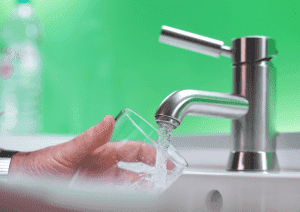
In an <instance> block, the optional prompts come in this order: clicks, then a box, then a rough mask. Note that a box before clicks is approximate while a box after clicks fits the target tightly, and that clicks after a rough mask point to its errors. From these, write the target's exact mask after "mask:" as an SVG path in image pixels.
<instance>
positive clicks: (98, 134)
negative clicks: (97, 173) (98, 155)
mask: <svg viewBox="0 0 300 212" xmlns="http://www.w3.org/2000/svg"><path fill="white" fill-rule="evenodd" d="M114 125H115V119H114V118H113V117H112V116H110V115H106V116H105V117H104V118H103V119H102V121H101V122H100V123H98V124H96V125H95V126H93V127H91V128H90V129H88V130H86V131H85V132H83V133H82V134H80V135H79V136H77V137H76V138H74V139H72V140H70V141H68V142H66V143H63V144H60V145H56V146H55V147H54V149H52V150H53V153H54V154H58V155H57V157H56V159H57V160H62V161H59V162H61V163H62V164H63V163H65V164H64V165H66V166H68V167H70V166H71V167H73V166H76V165H78V166H80V164H79V163H80V162H81V161H82V159H83V158H85V157H86V156H87V155H88V154H89V153H91V152H92V151H93V150H95V149H96V148H98V147H100V146H102V145H104V144H106V143H107V142H108V141H109V139H110V137H111V135H112V132H113V129H114ZM76 167H77V166H76Z"/></svg>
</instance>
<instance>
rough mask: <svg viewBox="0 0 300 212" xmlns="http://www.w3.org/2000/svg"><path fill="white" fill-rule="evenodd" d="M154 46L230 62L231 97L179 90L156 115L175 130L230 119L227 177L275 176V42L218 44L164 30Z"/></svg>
mask: <svg viewBox="0 0 300 212" xmlns="http://www.w3.org/2000/svg"><path fill="white" fill-rule="evenodd" d="M159 41H160V42H162V43H166V44H170V45H173V46H177V47H181V48H185V49H188V50H192V51H196V52H200V53H204V54H208V55H210V56H214V57H219V56H220V55H223V56H226V57H232V74H233V81H232V93H231V94H227V93H218V92H208V91H200V90H179V91H175V92H173V93H171V94H170V95H169V96H167V97H166V98H165V99H164V100H163V102H162V103H161V105H160V106H159V108H158V110H157V111H156V114H155V119H156V122H157V123H158V122H160V121H164V122H168V123H170V124H173V125H174V126H175V128H177V127H178V126H179V125H180V124H181V122H182V120H183V118H184V117H185V116H187V115H189V116H208V117H217V118H230V119H232V128H231V131H232V142H233V145H232V147H231V153H230V156H229V160H228V163H227V170H228V171H278V170H279V165H278V162H277V156H276V143H275V142H276V141H275V136H276V131H275V127H274V125H275V96H276V95H275V94H276V70H275V68H274V66H273V65H272V62H271V59H272V58H273V57H274V56H275V54H276V53H277V51H276V49H275V41H274V40H273V39H270V38H268V37H264V36H251V37H241V38H237V39H234V40H232V47H227V46H223V42H222V41H218V40H214V39H211V38H207V37H204V36H200V35H197V34H193V33H189V32H185V31H182V30H178V29H175V28H171V27H167V26H163V27H162V31H161V34H160V38H159Z"/></svg>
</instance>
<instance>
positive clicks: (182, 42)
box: [159, 25, 232, 57]
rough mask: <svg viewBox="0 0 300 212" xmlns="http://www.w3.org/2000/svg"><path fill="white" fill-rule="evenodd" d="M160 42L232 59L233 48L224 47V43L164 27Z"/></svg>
mask: <svg viewBox="0 0 300 212" xmlns="http://www.w3.org/2000/svg"><path fill="white" fill-rule="evenodd" d="M159 41H160V42H161V43H165V44H169V45H172V46H177V47H180V48H183V49H187V50H191V51H195V52H199V53H202V54H206V55H210V56H212V57H219V56H220V55H223V56H225V57H232V51H231V47H229V46H224V45H223V44H224V42H223V41H219V40H215V39H212V38H208V37H204V36H202V35H197V34H194V33H190V32H186V31H183V30H179V29H175V28H172V27H168V26H164V25H163V26H162V30H161V33H160V36H159Z"/></svg>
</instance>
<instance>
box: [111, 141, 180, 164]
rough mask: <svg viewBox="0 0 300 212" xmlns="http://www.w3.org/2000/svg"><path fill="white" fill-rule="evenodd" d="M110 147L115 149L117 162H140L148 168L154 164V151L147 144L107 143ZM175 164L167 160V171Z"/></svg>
mask: <svg viewBox="0 0 300 212" xmlns="http://www.w3.org/2000/svg"><path fill="white" fill-rule="evenodd" d="M109 145H111V146H115V147H116V150H117V151H116V152H117V158H118V160H119V161H124V162H138V161H141V162H143V163H145V164H147V165H149V166H155V164H156V149H155V148H154V147H153V146H151V145H150V144H148V143H144V142H138V141H126V143H122V142H116V143H114V142H112V143H109ZM174 168H175V164H174V163H173V162H172V161H171V160H170V159H167V169H169V170H172V169H174Z"/></svg>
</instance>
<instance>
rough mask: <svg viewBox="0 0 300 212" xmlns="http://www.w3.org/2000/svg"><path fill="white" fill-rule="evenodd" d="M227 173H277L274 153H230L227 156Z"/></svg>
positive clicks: (276, 161) (277, 166)
mask: <svg viewBox="0 0 300 212" xmlns="http://www.w3.org/2000/svg"><path fill="white" fill-rule="evenodd" d="M227 171H272V172H276V171H279V165H278V160H277V156H276V152H263V151H259V152H241V151H232V152H231V153H230V155H229V160H228V163H227Z"/></svg>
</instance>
